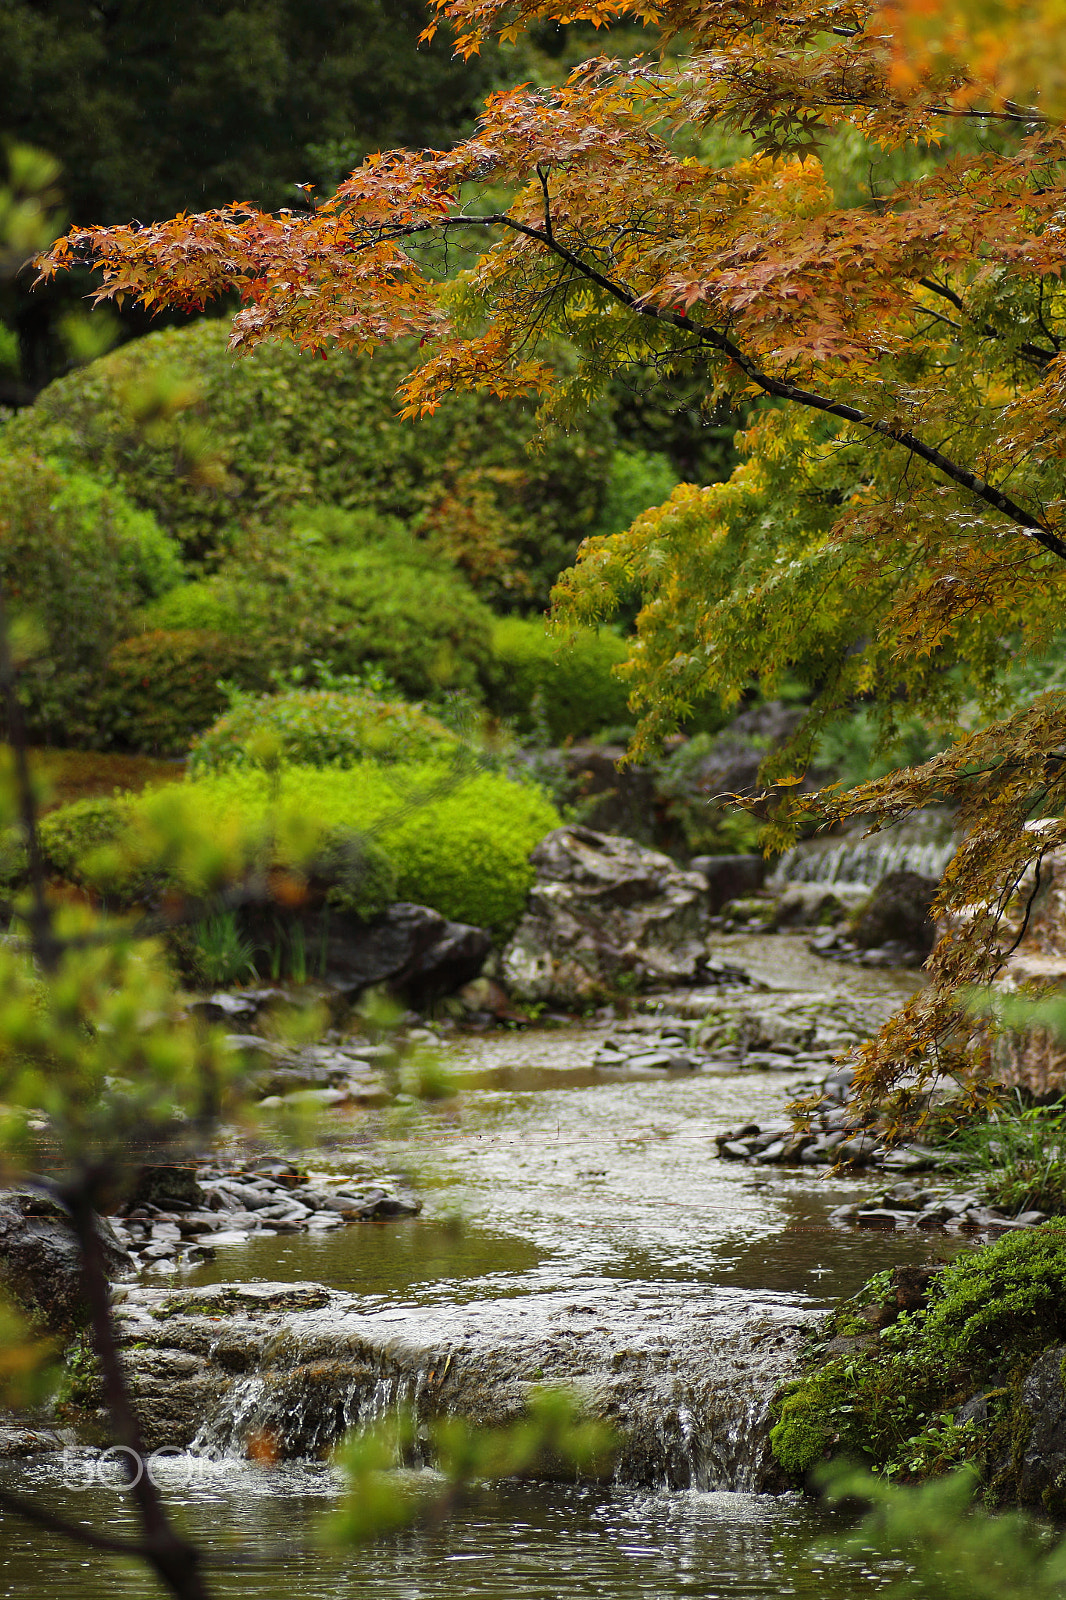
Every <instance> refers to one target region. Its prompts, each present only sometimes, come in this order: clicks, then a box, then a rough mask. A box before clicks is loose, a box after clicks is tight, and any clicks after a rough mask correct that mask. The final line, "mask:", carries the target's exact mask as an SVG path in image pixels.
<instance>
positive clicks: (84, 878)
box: [38, 796, 131, 884]
mask: <svg viewBox="0 0 1066 1600" xmlns="http://www.w3.org/2000/svg"><path fill="white" fill-rule="evenodd" d="M130 803H131V802H130V798H129V797H127V796H124V797H122V798H119V799H96V800H75V801H74V802H73V803H72V804H71V805H69V806H62V807H61V808H60V809H59V810H58V811H52V812H50V813H49V814H48V815H47V816H46V817H42V818H41V819H40V821H39V823H38V837H39V839H40V844H41V854H42V855H43V857H44V863H45V869H46V871H47V872H48V873H49V874H50V875H54V876H55V877H57V878H62V879H64V880H65V881H66V882H67V883H78V884H84V883H87V882H90V881H92V878H93V873H92V862H93V856H94V855H95V854H96V852H97V851H98V850H102V849H105V848H106V847H107V846H109V845H113V844H115V843H116V842H117V841H118V840H119V839H121V838H122V836H123V834H124V833H125V831H126V829H127V827H128V826H129V819H130Z"/></svg>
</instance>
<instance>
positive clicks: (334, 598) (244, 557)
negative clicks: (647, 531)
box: [140, 507, 492, 699]
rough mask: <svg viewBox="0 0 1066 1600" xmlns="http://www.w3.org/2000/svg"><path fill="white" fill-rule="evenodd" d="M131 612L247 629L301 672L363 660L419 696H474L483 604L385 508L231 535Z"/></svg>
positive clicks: (174, 622) (483, 645)
mask: <svg viewBox="0 0 1066 1600" xmlns="http://www.w3.org/2000/svg"><path fill="white" fill-rule="evenodd" d="M140 620H141V622H142V625H143V626H145V627H149V628H160V627H162V628H174V627H179V628H180V627H183V626H184V627H193V628H213V629H217V630H218V631H219V632H220V633H225V634H228V635H233V636H234V637H239V638H241V639H248V638H250V637H251V638H255V639H256V640H258V641H259V644H260V648H261V649H262V650H263V652H264V656H265V657H269V660H270V661H271V662H272V663H273V664H274V665H275V666H276V667H280V668H299V670H300V672H301V673H302V675H303V676H304V678H305V679H307V680H310V681H316V680H317V678H319V677H320V676H322V674H323V669H324V672H325V676H326V677H327V678H329V677H330V676H335V675H337V674H350V673H353V672H354V673H362V672H363V671H365V670H366V669H367V668H368V667H369V668H372V669H376V670H377V671H378V672H383V673H384V674H385V676H386V677H387V678H388V679H390V680H391V681H392V682H393V683H395V684H396V685H397V686H398V687H399V689H401V690H402V691H405V692H406V693H407V694H409V695H411V696H413V697H415V698H418V699H425V698H426V697H428V696H431V695H439V694H441V693H447V692H450V691H455V690H462V691H464V692H465V693H467V694H473V695H475V696H479V695H480V684H481V682H482V681H483V680H484V679H485V677H486V676H487V674H488V671H489V662H490V659H491V649H492V646H491V628H492V614H491V612H490V611H489V610H488V608H487V606H486V605H485V604H484V603H483V602H482V601H481V600H479V599H478V598H477V596H476V595H475V594H474V592H473V591H472V589H471V588H470V586H469V584H468V583H466V582H465V580H464V579H463V578H462V577H461V576H460V575H459V574H458V573H457V572H456V571H455V569H454V568H453V567H451V566H450V565H449V564H448V563H447V562H446V561H445V560H444V559H443V558H442V557H440V556H438V555H436V554H435V553H434V552H433V551H432V550H431V549H429V548H428V547H427V546H426V545H425V544H423V543H421V542H420V541H419V540H417V539H415V538H413V537H412V536H411V535H410V534H409V533H408V532H407V531H406V529H405V528H404V527H403V525H402V524H400V523H398V522H397V521H396V520H395V519H394V518H382V517H376V516H372V515H368V514H366V513H359V512H346V511H341V510H338V509H337V508H336V507H319V508H317V509H316V510H313V511H312V510H306V511H301V512H299V513H297V514H295V515H294V516H293V520H292V525H291V526H288V527H284V528H278V529H275V530H269V531H268V530H265V529H258V530H256V531H255V533H254V534H249V535H246V536H244V537H242V539H241V541H240V548H239V550H238V552H237V553H235V554H234V555H233V556H232V557H231V558H230V559H229V560H228V561H227V562H226V563H225V564H224V566H223V567H222V568H221V569H220V570H219V571H218V572H216V573H215V574H213V575H212V576H211V577H209V578H204V579H202V580H201V581H200V582H198V583H194V584H189V585H187V586H186V587H185V588H183V589H178V590H175V591H173V592H172V593H171V594H168V595H166V596H164V597H163V599H162V600H161V601H160V602H158V603H157V604H155V605H153V606H151V607H149V608H148V609H147V610H146V611H145V612H144V613H142V616H141V619H140Z"/></svg>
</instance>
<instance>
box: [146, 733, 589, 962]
mask: <svg viewBox="0 0 1066 1600" xmlns="http://www.w3.org/2000/svg"><path fill="white" fill-rule="evenodd" d="M176 788H177V789H179V790H180V795H179V796H178V798H180V800H181V802H182V804H183V805H184V806H185V807H186V808H187V809H188V810H189V811H190V812H192V813H194V814H195V815H197V816H198V817H200V818H201V819H204V820H205V821H206V819H211V823H212V826H213V827H214V828H215V829H216V830H217V831H218V832H219V833H220V834H225V833H226V832H227V831H234V830H236V831H239V832H240V834H241V835H242V836H243V837H244V838H245V839H246V840H248V841H249V847H250V848H254V841H255V840H256V839H260V840H262V839H265V838H266V836H267V833H268V830H269V832H270V834H271V835H272V837H273V838H274V840H275V850H276V852H277V854H278V858H279V860H280V861H281V862H282V863H284V862H285V861H291V862H293V863H295V864H296V865H298V866H300V867H301V868H302V869H303V870H304V871H306V870H307V869H308V865H309V863H311V864H313V863H314V862H315V860H316V859H318V858H319V856H320V854H321V852H322V851H324V850H325V851H327V852H328V851H329V850H330V849H333V848H335V847H336V843H335V842H336V840H337V838H338V836H340V835H348V836H352V837H354V839H355V840H356V842H357V844H358V842H359V839H360V836H361V835H363V834H367V833H369V835H370V837H371V839H372V841H373V843H374V844H375V845H376V846H379V847H380V848H381V849H382V850H383V851H384V852H385V854H386V856H387V857H388V858H389V860H390V861H391V863H392V865H393V867H394V869H395V873H396V896H397V897H398V898H400V899H403V900H413V901H416V902H418V903H419V904H422V905H428V906H432V907H433V908H434V909H435V910H437V911H440V912H441V913H443V915H444V916H446V917H453V918H455V919H456V920H458V921H461V922H473V923H476V924H477V925H479V926H481V927H489V928H493V929H495V930H497V931H503V930H505V929H507V928H509V927H510V926H511V925H513V923H514V922H515V921H516V920H517V919H518V917H519V916H520V915H521V912H522V909H523V907H524V905H525V898H526V895H527V893H528V891H529V889H530V887H531V885H532V883H533V878H534V873H533V869H532V867H531V866H530V865H529V859H528V858H529V852H530V851H531V850H532V849H533V846H534V845H535V844H537V842H538V841H539V840H540V839H542V838H543V836H544V835H545V834H546V833H547V832H549V830H550V829H552V828H555V827H558V825H559V818H558V814H557V813H556V811H555V810H554V808H553V807H552V806H551V805H550V803H549V802H548V801H547V800H546V799H545V798H544V796H543V795H542V794H541V793H540V791H539V790H538V789H534V788H532V787H529V786H526V785H522V784H518V783H515V782H512V781H511V780H510V779H508V778H505V777H503V776H502V775H501V774H498V773H489V772H476V773H474V774H473V775H472V776H467V777H465V778H461V777H460V778H456V777H455V775H454V774H453V772H452V769H451V767H450V765H449V764H448V763H443V762H439V761H437V762H432V763H425V764H421V765H417V766H415V765H407V764H397V765H395V766H392V767H383V766H381V765H379V764H378V763H377V762H369V761H366V762H361V763H359V764H357V765H355V766H352V767H348V768H345V769H337V768H314V767H298V766H292V767H286V768H284V769H283V771H282V774H281V780H280V787H279V792H278V795H277V799H276V802H273V803H272V799H271V788H272V785H271V779H270V778H269V777H268V776H267V775H266V774H264V773H262V772H258V771H256V770H255V769H253V768H250V767H237V768H230V769H228V770H227V771H225V772H220V773H211V774H207V775H205V776H203V777H198V778H195V779H192V780H190V781H189V782H187V783H185V784H182V785H179V786H176ZM165 793H166V791H158V790H157V791H156V792H155V793H154V794H153V795H150V796H148V797H147V799H146V801H145V802H144V805H145V806H146V807H148V806H153V805H156V804H158V803H159V800H160V796H162V795H165ZM139 806H140V803H139V802H135V805H134V813H135V815H136V813H137V811H138V809H139Z"/></svg>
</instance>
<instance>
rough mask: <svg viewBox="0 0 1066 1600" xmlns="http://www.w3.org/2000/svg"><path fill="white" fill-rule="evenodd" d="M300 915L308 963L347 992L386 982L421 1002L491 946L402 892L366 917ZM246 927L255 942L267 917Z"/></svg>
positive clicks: (466, 973)
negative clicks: (377, 912) (403, 896)
mask: <svg viewBox="0 0 1066 1600" xmlns="http://www.w3.org/2000/svg"><path fill="white" fill-rule="evenodd" d="M262 915H263V917H264V918H266V913H265V912H264V913H263V914H262ZM300 921H301V925H302V927H303V938H304V946H305V948H306V950H307V951H308V961H309V964H310V965H313V966H314V967H315V969H316V970H318V969H321V976H322V978H323V980H324V982H325V983H326V984H327V985H328V986H329V987H331V988H333V989H336V990H340V991H341V992H342V993H343V994H344V995H345V996H346V997H347V998H348V999H354V998H356V997H357V996H358V995H359V994H361V993H362V992H363V991H364V990H365V989H370V988H376V987H377V986H378V985H386V986H387V987H388V988H390V989H391V990H392V991H393V992H394V993H396V994H398V995H401V996H402V997H403V998H404V999H406V1000H407V1001H408V1002H409V1003H411V1004H412V1005H416V1006H420V1005H423V1004H426V1003H429V1002H431V1001H432V1000H434V999H437V998H439V997H441V996H442V995H447V994H451V993H453V992H454V991H455V990H456V989H459V988H461V987H462V985H463V984H464V983H468V982H469V981H470V980H471V978H476V977H477V975H478V973H479V972H480V971H481V968H482V966H483V965H484V962H485V958H486V956H487V955H488V954H489V951H490V950H491V949H492V939H491V936H490V935H489V934H488V933H486V932H485V930H484V929H483V928H475V927H473V926H471V925H470V924H469V923H465V922H450V921H449V920H448V918H447V917H443V916H441V914H440V912H439V911H434V910H432V909H431V908H430V907H429V906H419V905H414V904H411V903H410V902H408V901H403V900H398V901H396V902H395V903H394V904H393V905H390V906H387V907H386V908H385V910H384V911H383V912H381V913H380V915H378V916H376V917H372V918H371V919H370V920H369V921H368V922H364V921H363V920H362V919H361V918H359V917H357V916H356V915H355V914H354V913H344V912H339V911H335V910H331V909H327V910H322V911H317V910H315V911H309V912H307V913H306V914H305V915H303V916H302V917H301V918H300ZM252 932H253V934H256V935H257V936H258V937H259V939H260V941H261V942H263V943H267V944H269V943H270V942H271V939H272V938H276V932H275V931H274V930H273V929H272V927H271V926H270V925H269V919H267V920H266V921H265V922H264V925H263V927H262V928H261V929H259V928H258V927H256V926H254V925H253V927H252ZM213 998H214V999H217V998H218V997H217V996H215V997H213ZM236 998H237V999H240V997H239V996H238V997H236Z"/></svg>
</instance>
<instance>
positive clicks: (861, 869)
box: [772, 834, 955, 888]
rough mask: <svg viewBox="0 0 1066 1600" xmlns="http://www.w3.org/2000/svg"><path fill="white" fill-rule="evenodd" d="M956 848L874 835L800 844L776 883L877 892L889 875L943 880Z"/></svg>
mask: <svg viewBox="0 0 1066 1600" xmlns="http://www.w3.org/2000/svg"><path fill="white" fill-rule="evenodd" d="M954 851H955V847H954V845H953V844H940V843H936V842H933V841H930V840H928V839H913V838H912V839H893V838H892V837H891V836H888V837H886V836H884V835H882V834H874V835H873V837H872V838H869V839H860V840H859V841H858V842H857V843H851V842H849V841H848V840H846V839H842V840H839V841H837V840H833V841H831V842H829V843H826V844H822V843H818V844H815V845H810V844H799V845H796V846H795V847H794V848H793V849H792V850H787V851H786V852H785V854H784V855H783V856H782V857H781V860H780V861H779V862H778V864H777V868H776V870H775V872H774V875H773V879H772V882H773V883H774V884H777V885H779V886H782V885H784V884H787V883H818V884H834V883H858V884H865V885H867V886H868V887H869V888H873V887H874V885H875V884H877V883H879V882H880V881H881V879H882V878H883V877H885V875H886V874H887V873H889V872H917V873H920V874H921V875H922V876H923V877H928V878H939V877H940V876H941V874H942V873H943V871H944V868H945V867H946V866H947V864H948V862H949V861H950V860H951V857H952V855H953V854H954Z"/></svg>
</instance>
